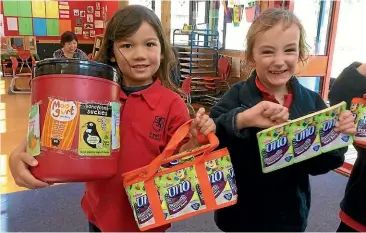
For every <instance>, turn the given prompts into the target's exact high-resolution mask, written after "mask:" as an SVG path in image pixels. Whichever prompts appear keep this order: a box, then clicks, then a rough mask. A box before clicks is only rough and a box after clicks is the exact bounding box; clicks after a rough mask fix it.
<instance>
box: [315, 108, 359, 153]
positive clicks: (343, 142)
mask: <svg viewBox="0 0 366 233" xmlns="http://www.w3.org/2000/svg"><path fill="white" fill-rule="evenodd" d="M345 110H346V102H341V103H339V104H337V105H334V106H332V107H330V108H327V109H324V110H323V111H321V112H320V113H319V115H318V128H319V135H320V143H321V151H322V152H323V153H325V152H328V151H331V150H335V149H338V148H342V147H346V146H348V145H350V144H352V143H353V137H352V136H350V135H346V134H343V133H337V132H335V131H334V127H335V124H336V122H337V121H338V118H339V115H340V113H341V112H343V111H345Z"/></svg>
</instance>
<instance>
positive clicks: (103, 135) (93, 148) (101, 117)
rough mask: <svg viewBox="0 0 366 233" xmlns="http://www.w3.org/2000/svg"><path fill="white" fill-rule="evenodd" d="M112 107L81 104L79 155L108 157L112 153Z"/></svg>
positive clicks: (108, 105)
mask: <svg viewBox="0 0 366 233" xmlns="http://www.w3.org/2000/svg"><path fill="white" fill-rule="evenodd" d="M111 124H112V106H111V105H110V104H95V103H86V104H84V103H83V104H80V128H79V147H78V154H79V155H86V156H108V155H110V153H111V136H112V135H111V128H112V127H111Z"/></svg>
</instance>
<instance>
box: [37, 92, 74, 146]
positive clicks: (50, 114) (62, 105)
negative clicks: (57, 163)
mask: <svg viewBox="0 0 366 233" xmlns="http://www.w3.org/2000/svg"><path fill="white" fill-rule="evenodd" d="M78 119H79V104H78V103H77V102H75V101H62V100H59V99H50V100H49V101H48V108H47V113H46V117H45V121H44V125H43V130H42V141H41V142H42V146H45V147H53V148H57V149H60V150H70V149H71V145H72V142H73V139H74V134H75V130H76V126H77V124H78Z"/></svg>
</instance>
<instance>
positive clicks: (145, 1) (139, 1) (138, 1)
mask: <svg viewBox="0 0 366 233" xmlns="http://www.w3.org/2000/svg"><path fill="white" fill-rule="evenodd" d="M128 4H129V5H143V6H146V7H148V8H150V9H151V10H153V7H152V0H129V2H128Z"/></svg>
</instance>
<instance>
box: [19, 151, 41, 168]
mask: <svg viewBox="0 0 366 233" xmlns="http://www.w3.org/2000/svg"><path fill="white" fill-rule="evenodd" d="M20 159H21V160H22V161H23V162H24V163H26V164H28V165H29V166H32V167H34V166H37V165H38V161H37V160H36V159H35V158H34V157H33V156H31V155H30V154H28V153H21V154H20Z"/></svg>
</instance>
